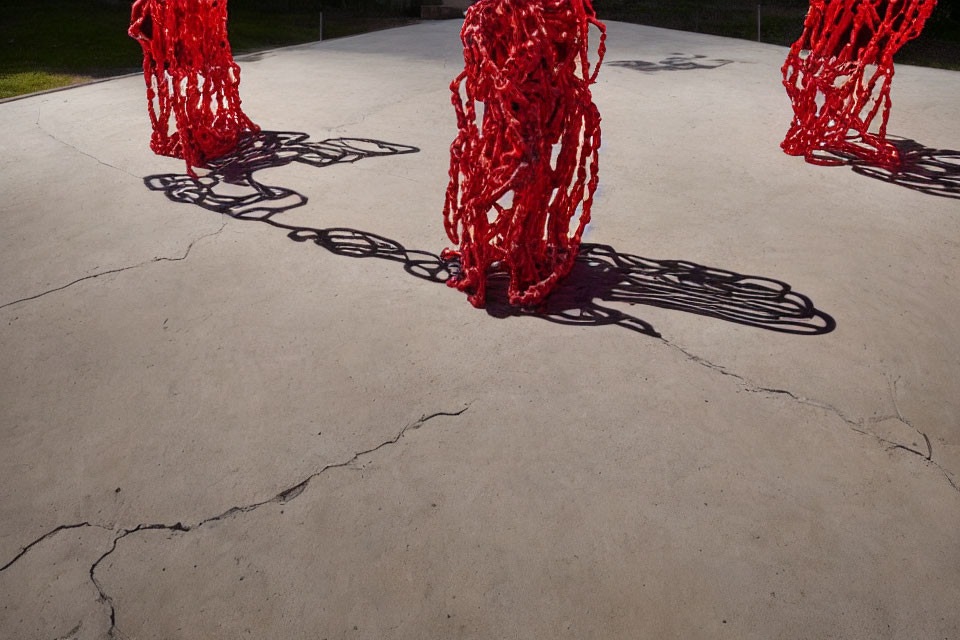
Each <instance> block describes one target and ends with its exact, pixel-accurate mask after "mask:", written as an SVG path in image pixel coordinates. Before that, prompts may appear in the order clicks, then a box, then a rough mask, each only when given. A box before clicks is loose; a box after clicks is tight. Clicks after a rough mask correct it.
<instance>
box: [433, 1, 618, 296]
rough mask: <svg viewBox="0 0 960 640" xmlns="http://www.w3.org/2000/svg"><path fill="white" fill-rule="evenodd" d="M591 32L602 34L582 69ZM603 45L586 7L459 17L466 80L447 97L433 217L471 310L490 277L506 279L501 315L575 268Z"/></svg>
mask: <svg viewBox="0 0 960 640" xmlns="http://www.w3.org/2000/svg"><path fill="white" fill-rule="evenodd" d="M590 25H594V26H596V27H597V28H598V29H599V30H600V34H601V35H600V44H599V55H598V59H597V62H596V65H595V66H593V67H592V68H591V65H590V62H589V60H588V51H589V29H590ZM605 38H606V29H605V27H604V25H603V24H602V23H601V22H599V21H598V20H597V18H596V14H595V12H594V10H593V7H592V5H591V1H590V0H480V2H478V3H476V4H474V5H473V6H472V7H470V9H469V10H468V11H467V16H466V21H465V22H464V25H463V30H462V32H461V39H462V40H463V46H464V51H463V57H464V63H465V68H464V70H463V72H462V73H461V74H460V75H459V76H457V78H456V79H455V80H454V81H453V82H452V83H451V85H450V88H451V90H452V92H453V96H452V102H453V106H454V108H455V109H456V113H457V126H458V128H459V133H458V135H457V137H456V139H455V140H454V142H453V144H452V145H451V148H450V185H449V187H448V188H447V195H446V202H445V204H444V211H443V215H444V223H445V228H446V232H447V235H448V236H449V237H450V240H451V241H452V242H454V243H458V244H459V252H447V255H448V256H449V255H450V254H451V253H459V257H460V261H461V270H460V272H459V274H458V275H457V276H456V277H455V278H451V280H450V281H449V282H448V284H449V285H450V286H452V287H456V288H457V289H459V290H461V291H464V292H466V293H467V294H468V299H469V301H470V302H471V303H472V304H473V305H474V306H477V307H480V306H483V304H484V302H485V299H486V284H487V275H488V273H489V271H490V270H491V269H492V268H499V269H502V270H505V271H506V272H507V273H509V276H510V282H509V286H508V295H509V299H510V303H511V304H515V305H532V304H535V303H537V302H539V301H541V300H542V299H543V298H544V297H545V296H546V295H547V294H548V293H549V292H550V290H551V289H552V288H553V287H554V286H555V285H556V283H557V281H559V280H560V279H561V278H562V277H564V276H565V275H567V273H569V271H570V268H571V267H572V266H573V261H574V259H575V258H576V256H577V252H578V250H579V247H580V241H581V237H582V236H583V231H584V228H585V227H586V225H587V223H588V222H589V221H590V208H591V205H592V203H593V195H594V192H595V191H596V188H597V182H598V175H597V168H598V151H599V147H600V112H599V111H598V109H597V107H596V105H595V104H594V103H593V97H592V94H591V92H590V85H591V84H593V83H594V82H595V81H596V78H597V73H598V71H599V68H600V64H601V62H602V60H603V55H604V52H605ZM461 90H462V91H463V93H464V94H465V95H464V96H461ZM478 103H480V107H479V110H481V111H482V116H481V121H480V126H478V123H477V115H478ZM578 211H579V212H580V218H579V223H578V224H577V226H576V229H575V230H574V232H573V234H572V235H571V234H570V222H571V220H572V218H573V217H574V216H575V215H576V213H577V212H578Z"/></svg>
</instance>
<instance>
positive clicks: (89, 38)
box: [0, 0, 410, 98]
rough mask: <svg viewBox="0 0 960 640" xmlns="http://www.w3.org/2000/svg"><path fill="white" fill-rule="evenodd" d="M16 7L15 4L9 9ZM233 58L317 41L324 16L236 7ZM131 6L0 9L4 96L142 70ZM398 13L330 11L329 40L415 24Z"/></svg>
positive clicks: (79, 1)
mask: <svg viewBox="0 0 960 640" xmlns="http://www.w3.org/2000/svg"><path fill="white" fill-rule="evenodd" d="M7 5H13V6H7ZM229 20H230V22H229V25H228V28H229V31H230V44H231V47H232V48H233V51H234V53H243V52H245V51H256V50H260V49H269V48H273V47H280V46H285V45H291V44H298V43H302V42H310V41H313V40H317V39H318V36H319V31H320V16H319V13H318V12H306V11H292V12H278V11H275V10H272V11H271V10H268V9H258V8H255V7H248V6H243V5H241V6H238V7H236V8H234V7H231V9H230V17H229ZM129 21H130V5H129V3H123V2H121V3H119V4H116V5H114V4H108V3H105V2H101V1H99V0H86V1H83V0H72V1H71V0H33V1H32V2H19V3H12V2H3V6H0V98H9V97H13V96H17V95H23V94H25V93H31V92H33V91H42V90H44V89H53V88H56V87H62V86H67V85H70V84H75V83H76V82H82V81H84V80H88V79H90V78H103V77H110V76H115V75H120V74H124V73H131V72H135V71H138V70H139V69H140V65H141V63H142V60H143V58H142V53H141V50H140V46H139V45H138V44H137V43H136V42H135V41H134V40H133V39H132V38H130V37H129V36H128V35H127V26H128V24H129ZM409 22H410V19H409V18H400V17H395V16H370V15H367V16H359V17H358V16H355V15H352V14H351V13H349V12H345V11H328V12H325V13H324V38H333V37H342V36H346V35H353V34H356V33H364V32H366V31H372V30H375V29H382V28H385V27H391V26H397V25H399V24H406V23H409Z"/></svg>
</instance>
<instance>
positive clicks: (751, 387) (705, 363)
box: [658, 337, 960, 493]
mask: <svg viewBox="0 0 960 640" xmlns="http://www.w3.org/2000/svg"><path fill="white" fill-rule="evenodd" d="M658 339H659V340H660V341H661V342H663V343H664V344H665V345H667V346H668V347H670V348H672V349H675V350H676V351H678V352H680V353H682V354H683V355H684V356H685V357H686V358H687V359H688V360H690V361H692V362H695V363H696V364H699V365H700V366H702V367H706V368H708V369H710V370H712V371H716V372H718V373H720V374H722V375H725V376H729V377H731V378H734V379H735V380H737V381H738V382H740V384H741V386H743V388H744V389H745V390H746V391H747V392H748V393H766V394H774V395H784V396H787V397H788V398H790V399H791V400H793V401H794V402H798V403H800V404H803V405H806V406H808V407H815V408H817V409H820V410H822V411H827V412H829V413H832V414H834V415H835V416H837V417H838V418H840V419H841V420H843V421H844V422H845V423H846V424H847V426H849V427H850V429H851V430H853V431H855V432H857V433H859V434H861V435H865V436H870V437H872V438H874V439H875V440H877V441H878V442H880V443H881V444H884V445H887V446H888V450H903V451H907V452H908V453H912V454H914V455H917V456H919V457H920V458H923V459H924V460H925V461H926V462H927V463H929V464H931V465H933V466H935V467H936V468H937V469H939V470H940V472H941V473H942V474H943V476H944V477H945V478H946V479H947V482H949V483H950V486H951V487H953V489H954V490H955V491H957V492H958V493H960V484H958V482H957V481H956V480H954V474H953V472H951V471H949V470H947V469H946V468H945V467H944V466H943V465H941V464H940V463H939V462H937V461H935V460H934V459H933V446H932V445H931V443H930V438H929V437H927V434H926V433H924V432H923V431H920V429H918V428H917V427H915V426H914V425H913V424H911V423H910V422H909V421H907V419H906V418H904V416H903V414H902V413H901V412H900V407H899V406H898V405H897V400H896V382H897V381H894V382H893V389H892V391H893V403H894V409H895V410H896V412H897V416H896V418H897V419H898V420H900V421H901V422H903V424H905V425H907V426H908V427H910V428H912V429H914V430H915V431H916V432H917V433H919V434H920V435H921V436H923V439H924V441H925V442H926V444H927V453H923V452H922V451H919V450H917V449H914V448H912V447H908V446H906V445H903V444H900V443H898V442H893V441H891V440H887V439H886V438H883V437H881V436H878V435H877V434H875V433H872V432H870V431H867V430H866V429H864V428H863V427H864V424H863V422H864V421H863V420H859V421H857V420H853V419H851V418H850V417H849V416H847V415H846V414H845V413H843V411H841V410H840V409H838V408H837V407H834V406H832V405H829V404H825V403H823V402H817V401H816V400H811V399H809V398H804V397H803V396H798V395H797V394H795V393H793V392H792V391H788V390H786V389H772V388H770V387H762V386H760V385H758V384H756V383H754V382H753V381H751V380H749V379H748V378H745V377H743V376H741V375H740V374H738V373H733V372H732V371H729V370H728V369H726V368H725V367H722V366H720V365H718V364H715V363H713V362H710V361H709V360H707V359H705V358H702V357H700V356H698V355H696V354H694V353H690V352H689V351H687V350H686V349H684V348H683V347H681V346H680V345H677V344H674V343H672V342H670V341H669V340H667V339H666V338H663V337H660V338H658ZM898 380H899V379H898ZM891 417H892V416H891Z"/></svg>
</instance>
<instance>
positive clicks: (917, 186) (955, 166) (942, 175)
mask: <svg viewBox="0 0 960 640" xmlns="http://www.w3.org/2000/svg"><path fill="white" fill-rule="evenodd" d="M887 140H888V141H889V142H891V143H893V145H894V146H896V147H897V150H898V151H899V152H900V167H899V169H897V170H895V171H893V170H890V169H885V168H883V167H879V166H876V165H873V164H870V163H867V162H864V161H862V160H860V159H859V158H855V157H846V158H845V160H846V161H847V164H848V165H849V166H851V167H852V168H853V170H854V171H855V172H856V173H859V174H860V175H864V176H867V177H869V178H874V179H876V180H883V181H884V182H890V183H892V184H897V185H900V186H901V187H905V188H907V189H912V190H914V191H919V192H921V193H926V194H928V195H932V196H940V197H942V198H954V199H960V151H955V150H953V149H931V148H930V147H925V146H924V145H922V144H920V143H919V142H917V141H915V140H910V139H909V138H896V137H892V136H888V137H887Z"/></svg>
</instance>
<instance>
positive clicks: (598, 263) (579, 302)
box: [487, 243, 836, 336]
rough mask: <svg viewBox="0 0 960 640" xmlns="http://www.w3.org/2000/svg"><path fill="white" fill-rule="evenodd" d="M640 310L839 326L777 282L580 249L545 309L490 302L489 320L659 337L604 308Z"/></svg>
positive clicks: (792, 326)
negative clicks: (517, 319) (611, 327)
mask: <svg viewBox="0 0 960 640" xmlns="http://www.w3.org/2000/svg"><path fill="white" fill-rule="evenodd" d="M610 303H628V304H631V305H633V304H645V305H650V306H655V307H661V308H663V309H672V310H675V311H685V312H687V313H695V314H698V315H702V316H708V317H711V318H718V319H720V320H726V321H727V322H733V323H736V324H742V325H747V326H750V327H758V328H762V329H767V330H769V331H778V332H782V333H793V334H806V335H818V334H824V333H829V332H831V331H833V330H834V328H835V327H836V322H835V321H834V320H833V318H832V317H830V316H829V315H828V314H826V313H824V312H822V311H820V310H818V309H816V308H815V307H814V305H813V303H812V302H811V301H810V299H809V298H808V297H807V296H805V295H802V294H800V293H797V292H795V291H793V290H792V288H791V287H790V285H788V284H787V283H785V282H781V281H779V280H773V279H771V278H764V277H759V276H748V275H742V274H739V273H734V272H732V271H727V270H725V269H718V268H715V267H706V266H703V265H700V264H696V263H694V262H689V261H686V260H653V259H651V258H643V257H641V256H637V255H632V254H628V253H621V252H619V251H617V250H616V249H614V248H613V247H611V246H610V245H605V244H590V243H585V244H583V245H582V246H581V249H580V255H579V256H578V258H577V262H576V264H575V266H574V268H573V270H572V271H571V273H570V275H569V276H568V277H567V279H566V280H564V281H563V283H561V286H559V287H558V288H557V289H556V291H554V293H553V295H551V296H550V298H548V299H547V301H546V302H545V304H544V305H543V306H542V307H541V308H539V309H536V310H527V311H525V310H517V309H514V308H512V307H510V306H509V305H506V304H504V303H503V301H502V300H498V299H491V301H490V302H489V303H488V307H487V308H488V311H489V313H491V315H540V316H542V317H544V318H545V319H547V320H550V321H551V322H557V323H560V324H572V325H608V324H615V325H619V326H622V327H624V328H626V329H630V330H632V331H637V332H639V333H644V334H647V335H651V336H659V334H658V333H657V332H656V331H655V330H654V328H653V327H652V326H650V324H649V323H647V322H645V321H643V320H641V319H639V318H636V317H634V316H631V315H628V314H626V313H624V312H622V311H619V310H617V309H614V308H610V307H609V306H606V305H607V304H610Z"/></svg>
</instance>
